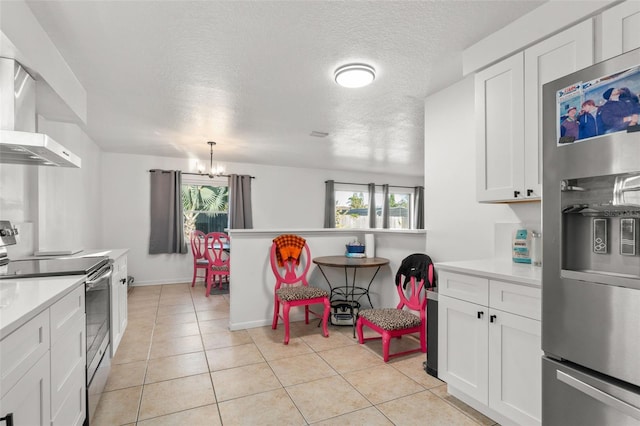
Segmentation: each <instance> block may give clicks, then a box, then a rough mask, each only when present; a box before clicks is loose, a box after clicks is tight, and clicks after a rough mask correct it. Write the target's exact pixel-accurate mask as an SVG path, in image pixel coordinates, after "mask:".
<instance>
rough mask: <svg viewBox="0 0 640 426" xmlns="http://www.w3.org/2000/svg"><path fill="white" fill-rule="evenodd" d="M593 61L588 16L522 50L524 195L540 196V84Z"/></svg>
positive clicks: (591, 34) (591, 35) (590, 25)
mask: <svg viewBox="0 0 640 426" xmlns="http://www.w3.org/2000/svg"><path fill="white" fill-rule="evenodd" d="M592 64H593V22H592V21H591V19H589V20H587V21H585V22H582V23H580V24H578V25H575V26H573V27H571V28H569V29H568V30H565V31H563V32H561V33H559V34H556V35H555V36H553V37H549V38H548V39H546V40H544V41H542V42H540V43H538V44H536V45H534V46H532V47H530V48H528V49H526V50H525V51H524V99H525V104H524V135H525V136H524V193H523V195H524V197H525V198H540V197H541V196H542V139H541V138H542V107H543V105H542V85H543V84H545V83H548V82H550V81H553V80H555V79H557V78H560V77H563V76H565V75H567V74H570V73H572V72H574V71H577V70H579V69H582V68H585V67H588V66H589V65H592ZM552 107H553V106H552Z"/></svg>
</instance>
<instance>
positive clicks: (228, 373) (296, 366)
mask: <svg viewBox="0 0 640 426" xmlns="http://www.w3.org/2000/svg"><path fill="white" fill-rule="evenodd" d="M228 321H229V296H228V295H217V296H216V295H212V296H210V297H208V298H207V297H205V295H204V288H203V286H202V285H196V286H195V287H194V288H191V286H190V285H189V284H171V285H161V286H160V285H159V286H144V287H134V288H133V289H132V290H131V291H130V292H129V324H128V326H127V330H126V332H125V335H124V337H123V338H122V342H121V343H120V347H119V348H118V352H117V353H116V356H115V357H114V359H113V360H112V364H113V365H112V368H111V374H110V376H109V380H108V383H107V387H106V390H107V392H105V393H104V395H103V397H102V399H101V401H100V404H99V405H98V409H97V411H96V414H95V416H94V419H93V422H92V426H101V425H108V426H114V425H136V424H137V425H140V426H142V425H165V424H166V425H193V426H199V425H257V424H260V425H271V424H272V425H288V424H291V425H337V424H339V425H365V424H366V425H416V424H420V425H448V426H449V425H484V426H491V425H494V424H495V422H494V421H492V420H491V419H489V418H487V417H485V416H483V415H482V414H480V413H478V412H477V411H475V410H474V409H472V408H471V407H469V406H468V405H466V404H464V403H463V402H461V401H459V400H458V399H456V398H454V397H452V396H451V395H449V394H448V393H447V390H446V384H444V383H443V382H441V381H440V380H438V379H436V378H434V377H432V376H429V375H427V374H426V373H425V372H424V370H423V365H422V364H423V361H424V360H425V356H424V354H421V353H418V354H413V355H407V356H404V357H399V358H395V359H392V360H391V361H390V362H388V363H384V362H383V361H382V356H381V354H382V348H381V345H380V343H379V342H377V341H373V342H367V344H366V345H359V344H358V343H357V340H356V339H354V338H353V334H352V333H353V332H352V329H351V328H350V327H330V329H329V334H330V335H329V337H328V338H324V337H322V335H321V329H320V328H318V327H317V321H313V322H312V323H311V324H308V325H307V324H304V322H296V323H292V324H291V340H290V342H289V345H286V346H285V345H283V344H282V340H283V337H284V327H282V326H279V327H278V329H277V330H272V329H271V327H270V326H267V327H260V328H254V329H249V330H240V331H234V332H231V331H229V329H228ZM392 344H393V345H394V346H392V352H393V351H397V350H399V349H401V348H402V347H403V346H409V345H412V346H413V345H416V344H417V343H416V341H415V340H414V339H413V338H411V337H408V338H407V337H405V338H403V339H400V340H396V339H394V340H393V342H392Z"/></svg>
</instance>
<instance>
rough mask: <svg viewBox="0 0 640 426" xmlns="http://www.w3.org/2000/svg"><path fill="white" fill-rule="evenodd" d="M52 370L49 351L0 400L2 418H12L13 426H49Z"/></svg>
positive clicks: (0, 415)
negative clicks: (50, 374) (50, 375)
mask: <svg viewBox="0 0 640 426" xmlns="http://www.w3.org/2000/svg"><path fill="white" fill-rule="evenodd" d="M50 370H51V369H50V365H49V351H47V352H46V353H45V355H43V356H42V357H41V358H40V359H39V360H38V361H37V362H36V363H35V364H34V365H33V367H31V368H30V369H29V371H27V373H26V374H25V375H24V376H22V377H21V378H20V380H18V382H17V383H16V384H15V385H14V386H13V387H12V388H11V390H10V391H9V392H7V393H6V394H5V395H4V396H3V397H2V399H0V417H6V416H12V421H13V424H14V425H16V426H19V425H29V426H45V425H49V421H50V420H49V419H50V417H51V405H50V404H51V386H50V378H49V373H50ZM7 423H9V422H7Z"/></svg>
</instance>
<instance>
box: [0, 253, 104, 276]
mask: <svg viewBox="0 0 640 426" xmlns="http://www.w3.org/2000/svg"><path fill="white" fill-rule="evenodd" d="M107 263H109V258H108V257H74V258H67V259H29V260H11V261H9V263H7V264H6V265H2V266H0V280H1V279H9V278H34V277H55V276H62V275H87V274H90V273H91V272H93V271H96V270H98V269H99V268H101V267H102V266H103V265H105V264H107Z"/></svg>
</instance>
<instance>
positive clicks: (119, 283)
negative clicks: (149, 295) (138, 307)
mask: <svg viewBox="0 0 640 426" xmlns="http://www.w3.org/2000/svg"><path fill="white" fill-rule="evenodd" d="M127 291H128V286H127V255H126V254H123V255H121V256H120V257H117V258H116V259H113V276H112V278H111V324H110V325H111V327H110V332H111V336H110V338H111V357H112V358H113V357H114V356H115V354H116V351H117V350H118V346H119V345H120V341H121V340H122V336H123V335H124V332H125V329H126V328H127V323H128V316H129V315H128V305H127Z"/></svg>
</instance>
